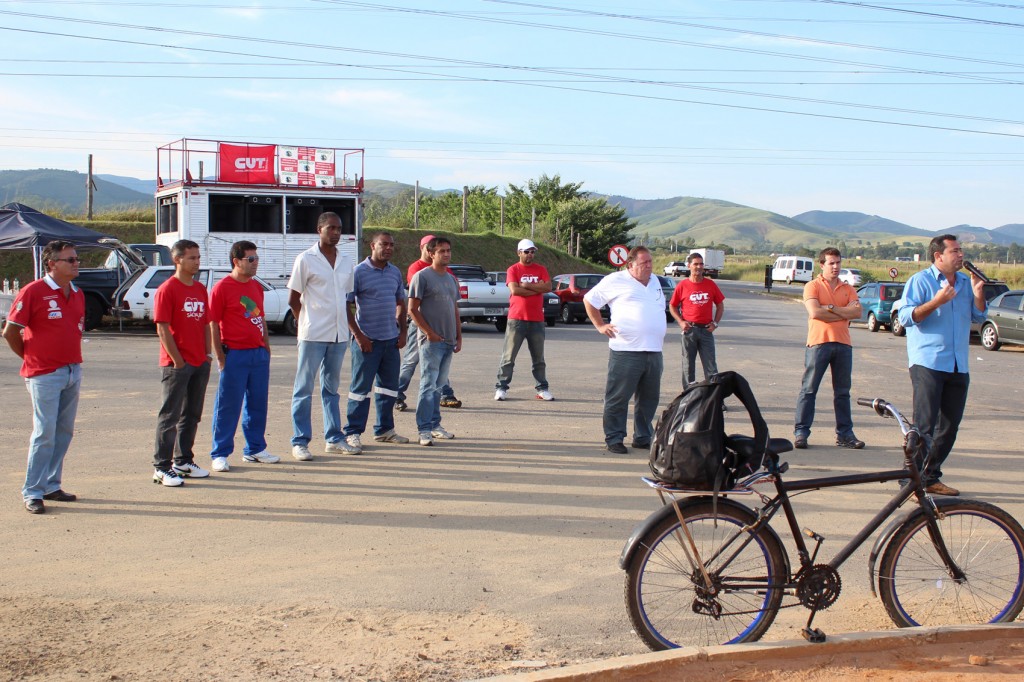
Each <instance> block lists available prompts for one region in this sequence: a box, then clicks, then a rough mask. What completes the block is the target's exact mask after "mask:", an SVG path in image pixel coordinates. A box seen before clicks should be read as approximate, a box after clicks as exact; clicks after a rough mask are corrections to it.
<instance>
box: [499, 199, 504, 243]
mask: <svg viewBox="0 0 1024 682" xmlns="http://www.w3.org/2000/svg"><path fill="white" fill-rule="evenodd" d="M498 211H499V213H500V217H499V218H498V220H499V221H500V222H501V236H502V237H504V236H505V197H498Z"/></svg>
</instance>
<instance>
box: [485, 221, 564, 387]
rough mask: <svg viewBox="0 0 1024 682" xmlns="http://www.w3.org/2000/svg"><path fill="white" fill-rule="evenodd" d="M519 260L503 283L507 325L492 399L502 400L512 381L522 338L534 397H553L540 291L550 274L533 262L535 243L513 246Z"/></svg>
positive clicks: (546, 287)
mask: <svg viewBox="0 0 1024 682" xmlns="http://www.w3.org/2000/svg"><path fill="white" fill-rule="evenodd" d="M516 250H517V253H518V254H519V262H518V263H516V264H515V265H513V266H512V267H510V268H509V269H508V271H507V272H506V275H505V283H506V284H507V285H508V288H509V289H511V290H512V293H511V294H510V295H509V298H508V326H506V327H505V348H504V350H503V351H502V353H501V363H500V364H499V365H498V383H496V384H495V385H494V387H495V391H494V399H495V400H505V399H506V398H507V397H508V388H509V385H510V384H511V383H512V371H513V370H514V369H515V364H516V355H518V354H519V349H520V347H522V345H523V341H526V345H527V347H528V348H529V349H530V357H531V358H532V359H533V379H534V381H535V382H536V389H537V399H538V400H554V396H552V395H551V392H550V391H548V379H547V375H546V373H545V369H546V364H545V363H544V294H546V293H547V292H549V291H551V277H550V276H549V275H548V270H547V268H545V267H544V266H543V265H540V264H538V263H534V262H533V261H534V258H536V255H537V246H536V245H535V244H534V243H533V242H532V241H530V240H529V239H522V240H520V242H519V245H518V247H517V249H516Z"/></svg>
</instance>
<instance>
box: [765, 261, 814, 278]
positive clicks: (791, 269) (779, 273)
mask: <svg viewBox="0 0 1024 682" xmlns="http://www.w3.org/2000/svg"><path fill="white" fill-rule="evenodd" d="M813 278H814V259H813V258H808V257H806V256H779V257H778V258H777V259H776V260H775V265H773V266H772V281H773V282H785V283H786V284H792V283H793V282H810V281H811V279H813Z"/></svg>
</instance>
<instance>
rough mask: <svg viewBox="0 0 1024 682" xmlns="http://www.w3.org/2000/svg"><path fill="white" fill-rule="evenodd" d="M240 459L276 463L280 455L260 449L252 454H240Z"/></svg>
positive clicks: (279, 459)
mask: <svg viewBox="0 0 1024 682" xmlns="http://www.w3.org/2000/svg"><path fill="white" fill-rule="evenodd" d="M242 459H243V460H244V461H246V462H259V463H260V464H277V463H278V462H280V461H281V458H280V457H278V456H277V455H272V454H270V453H269V452H267V451H266V450H261V451H260V452H257V453H256V454H253V455H242Z"/></svg>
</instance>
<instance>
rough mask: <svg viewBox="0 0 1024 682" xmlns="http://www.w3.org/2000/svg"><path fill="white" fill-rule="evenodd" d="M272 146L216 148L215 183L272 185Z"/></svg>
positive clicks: (251, 145) (273, 180)
mask: <svg viewBox="0 0 1024 682" xmlns="http://www.w3.org/2000/svg"><path fill="white" fill-rule="evenodd" d="M275 151H276V148H275V146H274V145H272V144H228V143H226V142H221V143H220V144H219V145H218V146H217V182H230V183H236V184H241V185H272V184H274V182H275V177H274V153H275Z"/></svg>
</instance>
